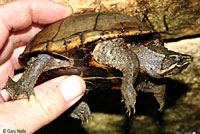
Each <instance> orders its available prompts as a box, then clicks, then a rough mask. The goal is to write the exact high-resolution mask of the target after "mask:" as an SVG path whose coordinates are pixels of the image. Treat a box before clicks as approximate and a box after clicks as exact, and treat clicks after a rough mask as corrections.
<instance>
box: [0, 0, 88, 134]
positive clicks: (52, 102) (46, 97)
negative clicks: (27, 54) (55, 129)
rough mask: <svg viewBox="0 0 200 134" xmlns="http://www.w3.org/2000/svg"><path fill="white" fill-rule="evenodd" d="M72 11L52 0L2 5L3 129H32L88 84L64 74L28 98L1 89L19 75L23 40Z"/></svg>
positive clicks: (0, 80)
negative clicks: (11, 94)
mask: <svg viewBox="0 0 200 134" xmlns="http://www.w3.org/2000/svg"><path fill="white" fill-rule="evenodd" d="M71 14H72V9H71V7H69V6H64V5H62V4H58V3H54V2H52V1H49V0H18V1H13V2H11V3H8V4H5V5H1V6H0V36H1V37H0V133H3V129H5V130H6V129H10V130H16V129H24V130H26V133H33V132H35V131H36V130H38V129H39V128H41V127H42V126H44V125H46V124H48V123H50V122H51V121H52V120H54V119H55V118H57V117H58V116H59V115H61V114H62V113H63V112H64V111H65V110H66V109H68V108H69V107H71V106H72V105H73V104H74V103H76V102H77V101H78V100H79V99H80V98H81V97H82V96H83V94H84V92H85V88H86V87H85V83H84V81H83V80H82V79H81V78H80V77H78V76H70V77H67V76H61V77H58V78H55V79H52V80H50V81H47V82H45V83H43V84H41V85H38V86H36V87H35V88H34V89H35V94H36V96H31V97H30V100H29V101H28V100H27V99H21V100H15V101H9V96H8V93H7V92H6V91H5V90H2V88H3V87H4V86H5V83H6V81H7V79H8V76H10V77H12V78H14V79H15V80H16V79H18V78H19V75H17V76H14V70H15V69H20V68H21V66H20V65H19V63H18V59H17V58H18V56H19V54H20V53H22V51H23V50H24V48H25V46H24V44H26V43H28V41H30V39H31V38H32V37H33V36H34V35H35V34H36V33H37V32H39V31H40V30H41V29H42V28H43V27H44V25H45V24H49V23H52V22H55V21H57V20H59V19H62V18H64V17H67V16H69V15H71ZM39 24H40V25H39Z"/></svg>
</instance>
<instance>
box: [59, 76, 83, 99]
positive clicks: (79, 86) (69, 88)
mask: <svg viewBox="0 0 200 134" xmlns="http://www.w3.org/2000/svg"><path fill="white" fill-rule="evenodd" d="M60 89H61V92H62V94H63V96H64V98H65V100H66V101H71V100H73V99H75V98H76V97H78V96H80V95H83V94H84V89H85V87H84V84H83V80H81V78H79V77H78V76H70V77H66V78H65V79H64V80H62V82H61V84H60Z"/></svg>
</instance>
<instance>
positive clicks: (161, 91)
mask: <svg viewBox="0 0 200 134" xmlns="http://www.w3.org/2000/svg"><path fill="white" fill-rule="evenodd" d="M136 89H137V90H140V91H143V92H148V93H153V95H154V97H155V98H156V100H157V102H158V103H159V105H160V108H159V109H158V110H159V111H162V110H163V107H164V105H165V94H166V85H165V84H160V83H159V84H156V83H154V82H152V81H150V80H147V81H142V82H140V83H139V84H138V85H136Z"/></svg>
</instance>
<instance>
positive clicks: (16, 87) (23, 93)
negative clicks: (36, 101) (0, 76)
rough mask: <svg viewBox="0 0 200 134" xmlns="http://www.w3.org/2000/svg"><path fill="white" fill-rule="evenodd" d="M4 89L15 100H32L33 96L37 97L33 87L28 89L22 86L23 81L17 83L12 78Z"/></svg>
mask: <svg viewBox="0 0 200 134" xmlns="http://www.w3.org/2000/svg"><path fill="white" fill-rule="evenodd" d="M4 88H5V89H6V91H8V92H9V93H10V96H11V97H12V99H13V100H16V99H21V98H28V99H30V96H31V95H35V93H34V90H33V88H32V87H27V85H24V84H22V83H21V81H18V82H15V81H13V80H12V79H11V78H10V77H9V78H8V81H7V83H6V86H5V87H4Z"/></svg>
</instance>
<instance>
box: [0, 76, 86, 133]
mask: <svg viewBox="0 0 200 134" xmlns="http://www.w3.org/2000/svg"><path fill="white" fill-rule="evenodd" d="M84 92H85V83H84V81H83V80H82V79H81V78H80V77H78V76H71V77H66V76H62V77H58V78H55V79H53V80H50V81H48V82H46V83H43V84H42V85H40V86H37V87H35V94H36V96H35V97H34V96H31V98H30V100H29V101H28V100H27V99H22V100H17V101H14V102H12V101H11V102H6V103H4V105H0V115H2V118H0V123H3V125H5V126H8V127H9V129H11V128H12V129H15V128H17V129H20V128H21V129H25V130H26V132H27V133H33V132H34V131H36V130H38V129H39V128H41V127H42V126H44V125H46V124H48V123H50V122H51V121H52V120H54V119H55V118H57V117H58V116H59V115H61V114H62V113H63V112H64V111H65V110H66V109H68V108H69V107H71V106H72V105H73V104H74V103H75V102H77V101H78V100H79V99H80V98H81V97H82V96H83V94H84ZM2 109H6V110H2ZM15 115H16V116H15ZM13 117H14V118H13ZM1 125H2V124H1ZM1 125H0V126H1ZM5 129H6V128H5Z"/></svg>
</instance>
